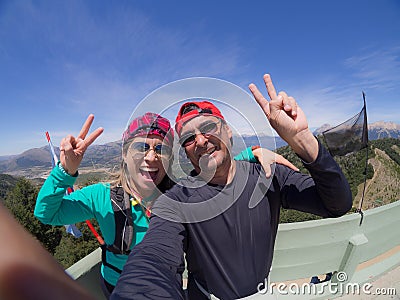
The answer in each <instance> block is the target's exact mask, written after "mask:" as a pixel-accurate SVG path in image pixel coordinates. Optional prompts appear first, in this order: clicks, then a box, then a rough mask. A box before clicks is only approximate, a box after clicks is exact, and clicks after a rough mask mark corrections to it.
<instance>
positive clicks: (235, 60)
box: [0, 0, 400, 155]
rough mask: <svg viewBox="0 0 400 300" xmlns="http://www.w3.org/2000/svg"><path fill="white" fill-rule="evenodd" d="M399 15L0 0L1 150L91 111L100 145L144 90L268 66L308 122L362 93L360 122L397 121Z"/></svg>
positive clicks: (365, 9) (56, 134)
mask: <svg viewBox="0 0 400 300" xmlns="http://www.w3.org/2000/svg"><path fill="white" fill-rule="evenodd" d="M399 16H400V2H399V1H396V0H381V1H361V0H360V1H359V0H356V1H351V0H347V1H345V0H339V1H317V0H315V1H306V0H304V1H294V0H293V1H265V0H264V1H247V2H245V1H240V2H238V3H235V2H233V1H196V2H193V3H192V2H189V1H173V0H169V1H152V0H150V1H149V0H147V1H50V0H49V1H7V0H0V100H1V107H2V109H1V111H2V113H1V118H0V128H1V139H2V143H1V146H0V155H9V154H18V153H21V152H23V151H24V150H27V149H30V148H34V147H41V146H44V145H46V140H45V136H44V132H45V131H46V130H48V131H49V132H50V134H51V135H52V138H53V142H54V144H56V145H58V144H59V142H60V140H61V138H62V137H63V136H64V135H65V134H67V133H71V134H76V133H77V132H78V131H79V129H80V126H81V124H82V123H83V121H84V120H85V119H86V116H87V115H88V114H89V113H93V114H94V115H95V122H94V125H93V127H98V126H102V127H104V128H105V132H104V134H103V135H102V136H101V137H100V138H99V140H98V141H97V142H98V143H105V142H109V141H115V140H118V139H119V138H120V137H121V133H122V131H123V129H124V127H125V125H126V123H127V120H128V119H129V117H130V115H131V113H132V111H133V110H134V109H135V106H136V105H137V104H138V103H139V102H140V101H141V100H142V99H143V98H145V97H146V95H148V94H149V93H151V92H152V91H154V90H155V89H158V88H160V87H161V86H163V85H165V84H167V83H169V82H172V81H176V80H180V79H183V78H187V77H197V76H206V77H213V78H218V79H223V80H226V81H229V82H232V83H234V84H236V85H238V86H239V87H241V88H243V89H245V90H246V91H248V89H247V86H248V84H249V83H251V82H254V83H256V84H257V85H258V86H262V75H263V74H264V73H266V72H268V73H270V74H271V75H272V79H273V80H274V82H275V85H276V88H277V89H278V90H285V91H287V92H288V94H290V95H293V96H294V97H295V98H296V100H297V101H298V102H299V105H301V107H302V108H303V110H304V111H305V113H306V116H307V117H308V121H309V125H310V127H318V126H320V125H322V124H324V123H329V124H332V125H336V124H338V123H340V122H342V121H345V120H346V119H348V118H350V117H351V116H353V115H354V114H356V113H357V112H358V111H359V110H360V109H361V106H362V97H361V91H362V90H364V91H365V92H366V95H367V110H368V118H369V122H375V121H380V120H383V121H394V122H396V123H400V84H399V82H400V18H399ZM243 105H244V106H245V104H243ZM238 109H240V108H238Z"/></svg>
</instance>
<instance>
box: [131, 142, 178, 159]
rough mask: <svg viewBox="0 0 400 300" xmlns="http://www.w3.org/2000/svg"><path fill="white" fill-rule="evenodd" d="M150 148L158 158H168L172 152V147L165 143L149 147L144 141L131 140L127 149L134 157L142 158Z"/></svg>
mask: <svg viewBox="0 0 400 300" xmlns="http://www.w3.org/2000/svg"><path fill="white" fill-rule="evenodd" d="M150 150H153V151H154V153H155V154H156V156H157V157H159V158H169V157H170V156H171V154H172V148H171V147H169V146H167V145H165V144H157V145H155V146H154V147H151V146H150V145H149V144H147V143H145V142H133V143H132V145H131V146H130V147H129V151H130V152H131V154H132V156H133V157H134V158H142V157H144V156H146V155H147V154H148V153H149V152H150Z"/></svg>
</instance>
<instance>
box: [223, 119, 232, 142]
mask: <svg viewBox="0 0 400 300" xmlns="http://www.w3.org/2000/svg"><path fill="white" fill-rule="evenodd" d="M224 125H225V128H226V132H227V133H228V137H229V139H232V129H231V127H230V126H229V125H228V124H226V123H225V124H224Z"/></svg>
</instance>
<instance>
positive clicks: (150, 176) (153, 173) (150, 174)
mask: <svg viewBox="0 0 400 300" xmlns="http://www.w3.org/2000/svg"><path fill="white" fill-rule="evenodd" d="M139 170H140V174H142V176H143V177H144V178H145V179H147V180H149V181H150V180H151V181H155V180H156V179H157V174H158V168H150V167H140V168H139Z"/></svg>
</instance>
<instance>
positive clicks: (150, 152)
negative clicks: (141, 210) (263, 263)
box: [124, 135, 172, 197]
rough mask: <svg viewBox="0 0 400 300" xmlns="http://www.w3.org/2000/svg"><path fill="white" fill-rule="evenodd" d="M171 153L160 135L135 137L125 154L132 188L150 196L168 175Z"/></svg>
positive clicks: (143, 195) (142, 194) (141, 194)
mask: <svg viewBox="0 0 400 300" xmlns="http://www.w3.org/2000/svg"><path fill="white" fill-rule="evenodd" d="M171 155H172V149H171V148H170V147H169V146H168V145H167V144H165V143H163V141H162V138H161V137H160V136H158V135H148V136H143V137H141V136H139V137H135V138H134V139H133V140H132V141H131V143H130V145H129V148H128V150H127V151H126V153H125V155H124V160H125V162H126V166H127V170H126V172H127V177H128V180H129V185H130V186H131V188H133V189H134V190H135V191H136V192H138V193H139V194H140V196H142V197H148V196H150V195H151V194H152V193H153V191H154V189H155V188H156V186H157V185H158V184H160V183H161V181H162V180H163V178H164V176H165V175H166V170H167V169H168V166H169V162H170V159H171ZM132 185H133V186H132Z"/></svg>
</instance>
